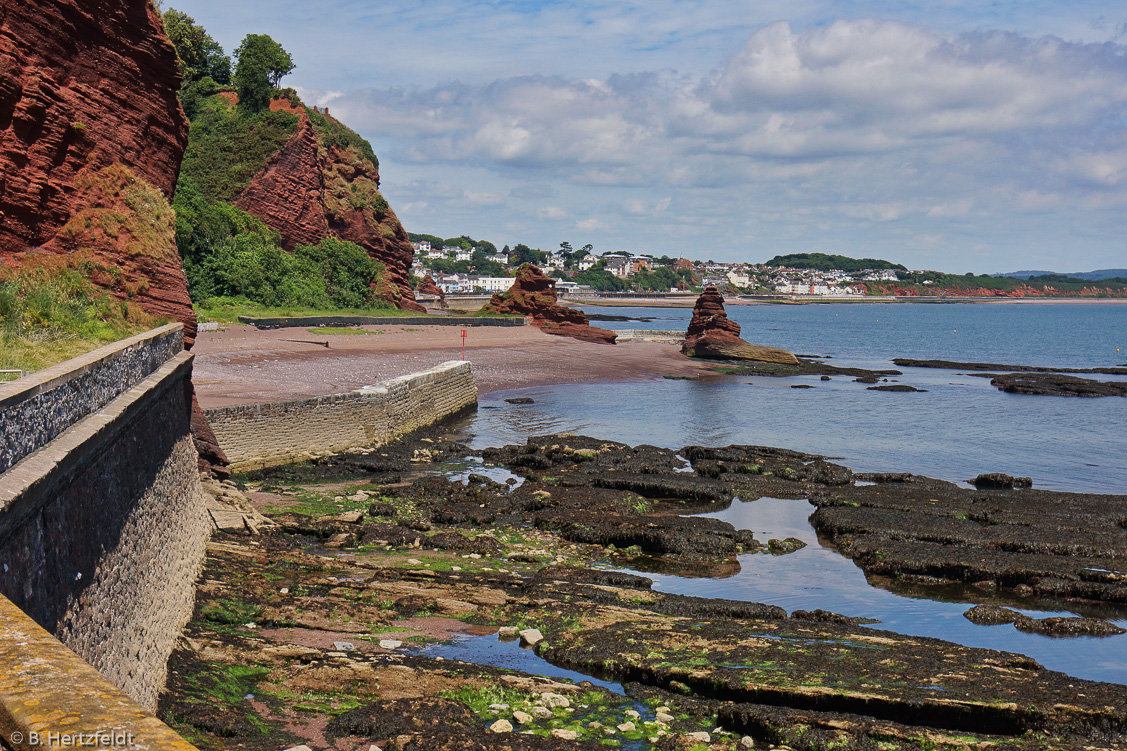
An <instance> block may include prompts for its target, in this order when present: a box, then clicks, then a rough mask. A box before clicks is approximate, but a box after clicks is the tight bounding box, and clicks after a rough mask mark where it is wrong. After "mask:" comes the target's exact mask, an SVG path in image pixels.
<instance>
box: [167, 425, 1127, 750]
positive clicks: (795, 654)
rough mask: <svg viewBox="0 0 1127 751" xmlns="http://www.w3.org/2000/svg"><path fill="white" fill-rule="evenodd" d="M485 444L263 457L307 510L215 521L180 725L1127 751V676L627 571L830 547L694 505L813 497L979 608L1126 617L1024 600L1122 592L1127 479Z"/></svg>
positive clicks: (431, 443)
mask: <svg viewBox="0 0 1127 751" xmlns="http://www.w3.org/2000/svg"><path fill="white" fill-rule="evenodd" d="M469 453H470V452H469V451H468V449H466V448H465V447H464V446H463V445H461V444H459V443H457V442H455V441H453V440H450V437H448V436H442V435H440V434H437V433H436V434H432V435H429V436H422V437H419V438H417V439H415V440H414V441H410V442H402V443H397V444H394V445H391V446H387V447H382V448H380V449H377V450H374V451H371V452H368V453H360V454H354V455H348V456H335V457H329V458H327V459H325V460H322V461H321V462H320V463H318V464H315V465H305V466H299V467H292V468H282V469H277V470H273V471H271V472H269V473H267V474H260V475H255V476H243V477H239V478H237V480H238V481H239V483H240V486H241V488H242V489H243V491H245V492H246V493H247V494H248V496H249V497H250V499H251V500H252V502H254V503H255V505H256V506H258V507H259V508H260V509H261V510H262V511H264V512H265V513H266V514H267V516H269V517H270V518H271V519H273V520H274V521H275V522H276V524H277V526H276V527H273V528H264V529H263V530H262V531H261V532H260V534H258V535H254V536H236V535H227V536H225V537H217V538H216V539H214V540H213V542H212V544H211V547H210V550H209V556H208V561H207V568H206V571H205V573H204V576H203V578H202V580H201V584H200V588H199V597H198V603H197V607H196V614H195V617H194V619H193V622H192V623H191V624H190V626H189V627H188V629H187V631H186V633H185V635H184V639H183V641H182V646H181V648H180V649H178V650H177V652H176V653H175V654H174V657H173V665H172V671H171V673H172V674H173V676H174V677H173V679H172V680H171V682H170V684H169V686H168V690H167V691H166V692H165V694H164V696H163V697H162V699H161V705H160V716H161V718H162V719H165V720H166V721H169V722H171V723H172V724H173V726H174V727H176V728H177V729H178V730H179V731H180V732H182V733H183V734H184V735H185V737H187V738H188V739H189V740H191V741H192V742H194V743H195V744H197V745H198V746H199V747H201V748H204V749H226V748H248V749H272V750H276V749H280V748H284V747H286V746H292V745H299V744H305V745H308V746H310V748H314V749H322V748H324V749H328V748H335V749H341V750H342V751H343V750H344V749H354V748H355V749H368V748H369V746H377V747H379V748H380V749H383V750H384V751H387V750H388V749H451V750H453V749H583V748H592V749H593V748H596V747H605V746H607V745H611V746H614V747H619V748H630V749H649V748H655V749H697V750H698V751H699V750H700V749H750V748H764V749H766V748H780V747H786V748H789V749H796V750H798V749H802V750H805V749H829V748H844V749H901V748H903V749H925V748H926V749H948V748H950V749H954V748H973V747H978V748H987V747H992V746H998V747H1002V746H1004V747H1006V748H1023V749H1024V748H1028V749H1034V748H1037V749H1042V748H1043V749H1048V748H1060V749H1084V748H1094V747H1098V748H1122V747H1124V746H1125V741H1127V700H1125V698H1124V697H1125V692H1124V691H1123V687H1122V686H1117V685H1112V684H1104V683H1097V682H1092V681H1085V680H1081V679H1077V678H1074V677H1070V676H1066V675H1064V674H1061V673H1057V672H1054V671H1051V670H1048V669H1045V668H1043V667H1042V666H1041V665H1039V664H1038V663H1037V662H1036V661H1034V660H1032V659H1030V658H1028V657H1024V656H1021V655H1017V654H1012V653H1006V652H997V651H991V650H985V649H976V648H971V647H964V646H959V645H956V644H952V643H949V642H943V641H939V640H935V639H927V638H920V637H909V636H904V635H901V634H897V633H893V632H891V631H884V630H880V629H879V628H873V627H872V626H871V625H866V621H865V619H862V618H849V617H845V616H841V615H837V614H834V613H830V612H825V611H821V610H815V611H795V612H792V613H789V614H788V613H787V612H786V611H784V610H783V609H782V608H779V607H777V606H772V605H765V604H760V603H755V602H745V601H738V600H722V599H706V598H699V597H689V596H684V595H676V594H668V593H664V592H659V591H656V590H654V589H653V588H652V586H651V584H652V582H651V580H650V579H648V578H646V577H643V576H639V575H635V574H627V573H620V572H616V571H614V570H612V569H614V568H624V567H632V568H638V567H639V566H638V565H635V564H640V563H641V562H642V561H650V562H653V561H662V562H664V563H666V564H669V565H672V566H676V567H680V568H681V570H683V571H686V572H693V573H695V574H696V575H714V576H715V575H720V576H723V575H725V572H728V573H730V572H731V571H733V570H738V568H739V566H740V563H739V559H738V558H737V556H738V555H739V554H741V553H751V552H758V553H762V554H763V555H768V554H770V553H776V554H786V553H787V552H788V550H791V549H794V547H795V544H796V543H797V544H798V545H801V542H800V541H797V540H792V541H788V540H760V539H756V538H755V536H754V535H753V534H752V533H751V532H750V531H748V530H742V529H737V528H735V527H733V526H732V525H731V524H728V523H727V522H723V521H720V520H717V519H712V518H706V517H699V516H687V515H685V514H686V513H687V512H693V513H697V512H700V511H701V510H709V509H722V508H724V507H725V506H727V505H729V504H731V503H732V502H733V499H735V498H737V497H738V498H739V499H740V500H743V501H746V500H750V499H753V498H758V497H760V496H769V497H774V498H794V499H803V498H808V499H810V501H811V503H813V504H814V505H815V506H817V511H816V512H815V513H814V517H813V521H814V523H815V525H816V526H817V527H818V528H819V530H820V531H822V532H823V533H824V534H827V535H830V536H832V538H833V539H834V540H835V541H836V542H837V543H838V544H840V545H841V546H842V549H843V550H844V551H845V552H846V553H847V554H848V555H850V556H852V557H853V558H854V559H855V560H857V561H858V562H859V563H860V564H861V565H862V566H866V567H880V568H881V572H882V575H885V576H888V577H891V578H896V577H902V578H905V579H908V580H910V581H912V582H915V584H916V585H917V586H927V585H928V584H929V583H932V582H934V584H936V585H938V584H946V585H949V584H950V583H951V582H956V581H957V582H961V583H963V584H965V585H968V591H973V592H975V593H976V599H977V601H979V602H982V601H984V600H990V599H991V598H995V599H996V600H997V601H996V602H995V603H993V604H992V606H993V607H994V610H986V611H982V610H974V612H973V615H972V613H971V612H968V616H967V617H968V619H970V620H972V621H974V622H980V621H981V622H1007V621H1005V620H1004V619H1005V618H1007V617H1011V615H1008V614H1007V613H1009V614H1012V617H1011V620H1010V621H1008V622H1012V623H1015V625H1016V624H1020V625H1018V627H1019V628H1027V629H1043V630H1044V632H1046V633H1048V632H1051V631H1052V630H1054V629H1067V628H1072V629H1073V630H1074V631H1075V632H1078V633H1089V634H1091V633H1098V632H1100V630H1101V627H1100V626H1099V625H1098V624H1101V623H1102V624H1105V626H1108V627H1111V628H1110V629H1106V628H1105V629H1104V632H1106V633H1109V634H1110V633H1115V626H1114V624H1110V623H1107V622H1104V621H1096V620H1094V619H1068V618H1058V619H1041V620H1045V621H1058V622H1059V621H1067V622H1069V623H1065V624H1064V625H1063V626H1060V625H1059V624H1058V623H1034V622H1033V621H1034V620H1036V619H1029V618H1027V617H1025V616H1022V615H1021V614H1020V613H1016V611H1007V609H1006V608H1004V607H1001V605H1002V604H1004V603H1006V602H1015V601H1016V602H1019V603H1020V602H1021V601H1022V598H1028V601H1030V602H1032V601H1034V600H1035V599H1037V598H1041V599H1044V598H1058V599H1063V598H1074V597H1082V598H1087V599H1089V600H1092V601H1097V602H1102V603H1116V604H1117V603H1122V602H1123V599H1122V598H1123V596H1124V590H1123V584H1122V583H1120V582H1119V581H1118V580H1117V579H1116V576H1117V575H1115V574H1114V572H1115V571H1116V570H1119V569H1121V568H1122V561H1120V558H1121V557H1122V555H1123V554H1122V552H1121V551H1122V550H1123V549H1125V546H1124V545H1123V544H1122V540H1121V537H1122V534H1123V528H1124V524H1123V523H1120V522H1122V521H1123V520H1121V519H1119V516H1121V515H1122V514H1121V513H1120V512H1119V511H1118V510H1117V509H1122V508H1123V501H1124V500H1127V499H1124V498H1123V497H1119V496H1116V497H1110V496H1085V495H1080V494H1062V493H1047V492H1043V491H1037V490H1034V489H1028V488H1025V489H1012V488H1009V487H1006V485H1007V483H1006V482H1004V479H1005V478H1004V476H1000V475H999V476H991V477H990V478H982V482H981V484H980V488H979V489H976V490H967V489H965V488H960V487H958V486H955V485H952V484H950V483H941V482H939V481H936V480H930V479H928V478H921V477H916V476H912V475H854V473H853V472H851V471H850V470H849V469H848V468H847V467H843V466H841V465H838V464H835V463H833V462H831V461H828V460H827V459H826V458H825V457H820V456H815V455H811V454H804V453H801V452H795V451H788V450H785V449H777V448H769V447H758V446H728V447H723V448H710V447H699V446H689V447H685V448H683V449H681V450H680V451H673V450H669V449H662V448H657V447H653V446H634V447H632V446H626V445H624V444H620V443H614V442H610V441H602V440H599V439H595V438H588V437H583V436H571V435H556V436H547V437H542V438H534V439H530V440H529V441H528V442H527V443H526V444H525V445H519V446H505V447H501V448H497V449H492V450H487V451H485V452H484V453H483V455H482V458H483V459H484V460H485V462H486V464H487V465H491V466H492V469H485V470H478V471H479V472H486V473H488V474H489V475H490V477H487V476H485V475H484V474H472V470H469V469H464V467H466V466H469V465H466V464H465V462H466V459H467V456H468V455H469ZM459 467H463V469H459ZM458 477H460V478H462V479H452V478H458ZM1010 479H1013V478H1010ZM463 480H464V481H463ZM868 483H873V484H868ZM1022 484H1023V483H1022V482H1020V481H1018V482H1012V483H1009V485H1011V486H1012V485H1017V486H1020V485H1022ZM736 502H739V501H736ZM1117 514H1118V515H1117ZM1117 530H1118V531H1117ZM929 577H930V578H929ZM976 618H977V619H979V620H975V619H976ZM998 619H1002V620H1001V621H998ZM1077 621H1086V622H1090V623H1085V624H1079V623H1077ZM869 623H870V624H871V621H869ZM452 639H453V640H454V642H455V643H454V645H453V646H451V647H439V646H437V645H438V644H440V643H441V642H446V641H450V640H452ZM522 646H523V647H524V648H523V649H522ZM443 649H447V650H450V651H446V652H442V651H441V650H443ZM443 655H445V656H443ZM499 657H500V658H501V659H498V658H499ZM487 663H491V664H492V665H502V664H504V665H509V666H512V667H513V669H502V668H499V667H495V666H491V664H487ZM566 669H570V670H575V671H579V673H581V675H577V674H575V673H571V674H568V673H565V672H561V671H562V670H566ZM550 675H551V676H555V677H549V676H550ZM567 678H571V679H574V681H572V680H567Z"/></svg>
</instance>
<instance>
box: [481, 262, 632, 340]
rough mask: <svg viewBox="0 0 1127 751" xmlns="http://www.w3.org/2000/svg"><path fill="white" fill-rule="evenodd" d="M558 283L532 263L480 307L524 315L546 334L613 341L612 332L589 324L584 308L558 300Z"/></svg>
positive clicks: (503, 312)
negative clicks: (568, 306)
mask: <svg viewBox="0 0 1127 751" xmlns="http://www.w3.org/2000/svg"><path fill="white" fill-rule="evenodd" d="M557 300H558V297H557V296H556V282H555V280H553V279H550V278H548V277H546V276H544V273H543V272H542V271H540V269H538V268H536V267H535V266H533V265H532V264H530V263H526V264H524V265H522V266H521V267H520V268H519V269H517V277H516V280H515V281H514V282H513V286H512V287H510V288H509V290H508V291H507V292H505V293H504V294H501V293H500V292H497V293H495V294H494V295H493V298H492V299H491V300H490V301H489V302H488V303H486V305H485V307H483V308H482V309H481V312H482V313H497V314H501V315H506V314H508V315H513V314H515V315H523V316H527V317H528V318H530V319H531V322H532V325H533V326H536V327H537V328H539V329H540V330H541V331H543V332H544V333H545V334H554V335H556V336H570V337H572V338H573V339H579V340H580V341H584V342H595V343H596V344H614V342H615V339H616V338H617V335H616V334H615V333H614V332H613V331H607V330H606V329H600V328H598V327H596V326H592V325H590V322H589V321H588V319H587V316H586V315H585V314H584V313H583V311H581V310H575V309H574V308H565V307H564V306H563V305H560V304H559V303H558V302H557Z"/></svg>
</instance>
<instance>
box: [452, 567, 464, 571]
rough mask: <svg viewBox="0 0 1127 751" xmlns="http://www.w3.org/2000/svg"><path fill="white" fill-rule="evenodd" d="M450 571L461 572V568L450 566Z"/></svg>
mask: <svg viewBox="0 0 1127 751" xmlns="http://www.w3.org/2000/svg"><path fill="white" fill-rule="evenodd" d="M450 570H451V571H461V570H462V567H461V566H451V567H450Z"/></svg>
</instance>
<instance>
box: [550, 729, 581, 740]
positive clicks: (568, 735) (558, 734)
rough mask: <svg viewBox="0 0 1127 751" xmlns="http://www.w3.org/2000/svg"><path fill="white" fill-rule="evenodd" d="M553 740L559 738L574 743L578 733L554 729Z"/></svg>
mask: <svg viewBox="0 0 1127 751" xmlns="http://www.w3.org/2000/svg"><path fill="white" fill-rule="evenodd" d="M552 737H553V738H559V739H561V740H565V741H574V740H576V739H578V738H579V733H577V732H575V731H574V730H564V729H563V728H556V729H555V730H553V731H552Z"/></svg>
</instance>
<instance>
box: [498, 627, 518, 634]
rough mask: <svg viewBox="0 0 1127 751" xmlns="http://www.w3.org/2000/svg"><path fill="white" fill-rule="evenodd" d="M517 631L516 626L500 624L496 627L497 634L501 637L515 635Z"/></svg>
mask: <svg viewBox="0 0 1127 751" xmlns="http://www.w3.org/2000/svg"><path fill="white" fill-rule="evenodd" d="M517 632H518V629H517V627H516V626H502V627H501V628H499V629H497V635H498V636H503V637H505V636H507V637H514V636H516V635H517Z"/></svg>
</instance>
